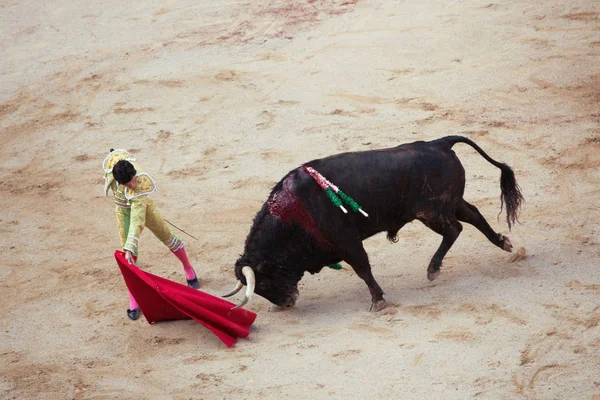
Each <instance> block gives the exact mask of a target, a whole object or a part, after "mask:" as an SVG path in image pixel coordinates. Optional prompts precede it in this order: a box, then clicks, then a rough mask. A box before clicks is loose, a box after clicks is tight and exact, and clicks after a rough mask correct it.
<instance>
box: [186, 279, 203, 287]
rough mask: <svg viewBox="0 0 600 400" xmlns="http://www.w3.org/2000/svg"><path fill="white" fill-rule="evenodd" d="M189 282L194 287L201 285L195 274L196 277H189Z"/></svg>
mask: <svg viewBox="0 0 600 400" xmlns="http://www.w3.org/2000/svg"><path fill="white" fill-rule="evenodd" d="M187 283H188V286H189V287H191V288H192V289H198V288H199V287H200V282H198V277H197V276H194V279H187Z"/></svg>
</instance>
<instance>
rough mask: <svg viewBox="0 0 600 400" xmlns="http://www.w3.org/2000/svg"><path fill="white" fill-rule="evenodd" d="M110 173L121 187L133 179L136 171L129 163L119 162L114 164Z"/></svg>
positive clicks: (125, 161)
mask: <svg viewBox="0 0 600 400" xmlns="http://www.w3.org/2000/svg"><path fill="white" fill-rule="evenodd" d="M112 173H113V176H114V177H115V179H116V181H117V182H119V183H120V184H121V185H125V184H127V183H129V181H131V180H132V179H133V177H134V176H135V174H136V173H137V171H136V170H135V167H134V166H133V164H131V163H130V162H129V161H127V160H121V161H119V162H117V163H116V164H115V166H114V167H113V170H112Z"/></svg>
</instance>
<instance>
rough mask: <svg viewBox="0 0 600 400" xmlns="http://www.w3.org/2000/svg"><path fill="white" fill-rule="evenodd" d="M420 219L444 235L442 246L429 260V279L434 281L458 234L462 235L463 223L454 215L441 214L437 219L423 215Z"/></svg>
mask: <svg viewBox="0 0 600 400" xmlns="http://www.w3.org/2000/svg"><path fill="white" fill-rule="evenodd" d="M419 221H421V222H423V224H425V226H427V227H428V228H429V229H431V230H433V231H434V232H436V233H439V234H440V235H442V236H443V239H442V243H441V244H440V247H439V248H438V249H437V251H436V252H435V254H434V255H433V257H432V259H431V261H430V262H429V266H428V267H427V279H429V280H430V281H433V280H434V279H436V278H437V277H438V276H439V274H440V267H441V266H442V261H443V260H444V257H445V256H446V254H447V253H448V251H449V250H450V248H451V247H452V245H453V244H454V242H455V241H456V239H457V238H458V235H460V232H461V231H462V225H461V224H460V222H458V221H457V220H456V218H454V216H452V217H449V218H447V217H445V216H442V215H440V216H439V217H437V218H435V219H433V218H427V217H423V218H419Z"/></svg>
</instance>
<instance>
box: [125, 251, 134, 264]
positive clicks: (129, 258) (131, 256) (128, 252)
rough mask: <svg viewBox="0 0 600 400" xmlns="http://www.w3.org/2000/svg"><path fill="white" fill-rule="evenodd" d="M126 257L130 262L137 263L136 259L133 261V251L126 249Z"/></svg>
mask: <svg viewBox="0 0 600 400" xmlns="http://www.w3.org/2000/svg"><path fill="white" fill-rule="evenodd" d="M125 259H126V260H127V262H128V263H129V264H134V265H135V261H133V253H132V252H130V251H129V250H125Z"/></svg>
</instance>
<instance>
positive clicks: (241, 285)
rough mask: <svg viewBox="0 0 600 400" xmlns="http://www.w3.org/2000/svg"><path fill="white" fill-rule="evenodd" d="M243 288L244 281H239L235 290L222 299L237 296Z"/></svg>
mask: <svg viewBox="0 0 600 400" xmlns="http://www.w3.org/2000/svg"><path fill="white" fill-rule="evenodd" d="M243 287H244V284H243V283H242V281H240V280H239V279H238V281H237V283H236V284H235V288H234V289H233V290H232V291H231V292H229V293H227V294H224V295H222V296H221V297H230V296H233V295H234V294H236V293H237V292H239V291H240V290H242V288H243Z"/></svg>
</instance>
